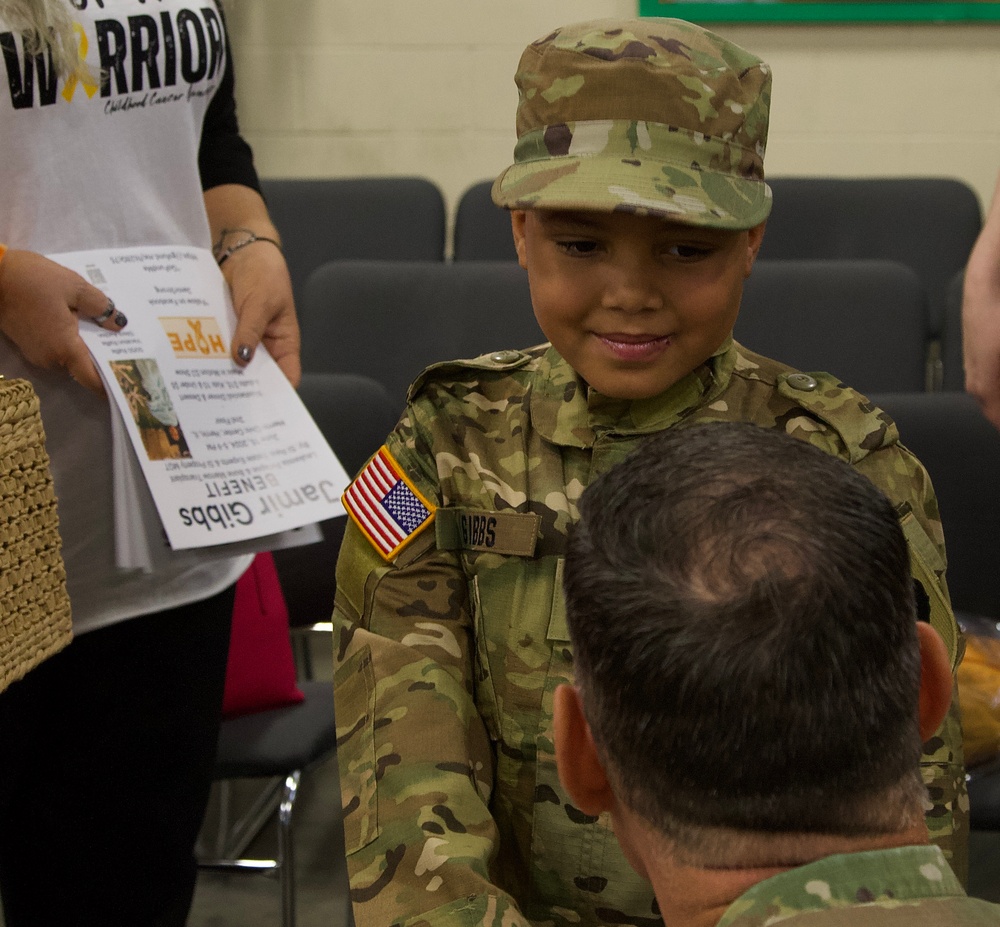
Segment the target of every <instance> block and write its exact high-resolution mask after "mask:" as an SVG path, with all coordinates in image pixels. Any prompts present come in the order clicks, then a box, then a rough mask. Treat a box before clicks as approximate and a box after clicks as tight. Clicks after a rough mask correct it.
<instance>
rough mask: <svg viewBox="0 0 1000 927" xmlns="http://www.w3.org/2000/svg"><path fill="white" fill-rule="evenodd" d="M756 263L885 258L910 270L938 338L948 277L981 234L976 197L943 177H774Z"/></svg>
mask: <svg viewBox="0 0 1000 927" xmlns="http://www.w3.org/2000/svg"><path fill="white" fill-rule="evenodd" d="M768 183H769V184H770V185H771V189H772V191H773V193H774V207H773V209H772V212H771V217H770V218H769V219H768V222H767V233H766V234H765V236H764V245H763V248H762V249H761V257H763V258H766V259H767V260H774V259H795V260H804V259H832V258H838V259H854V260H859V259H860V260H871V259H883V260H889V261H899V262H900V263H902V264H905V265H907V267H910V268H912V269H913V270H914V271H915V272H916V274H917V275H918V276H919V277H920V279H921V281H922V282H923V284H924V288H925V289H926V291H927V297H928V305H929V309H930V315H929V316H928V319H929V323H930V328H931V332H932V333H933V334H935V335H937V334H938V333H940V331H941V326H942V323H943V319H944V311H945V296H946V292H947V288H948V284H949V283H950V281H951V279H952V277H953V276H954V275H955V274H956V273H957V272H958V271H959V270H960V269H961V268H962V267H964V266H965V262H966V260H967V259H968V257H969V251H970V250H971V249H972V245H973V242H975V240H976V236H977V235H978V234H979V229H980V226H981V225H982V216H981V213H980V208H979V199H978V197H977V196H976V193H975V192H974V191H973V190H972V188H971V187H969V186H968V185H967V184H965V183H963V182H962V181H960V180H954V179H951V178H945V177H866V178H860V177H772V178H769V179H768Z"/></svg>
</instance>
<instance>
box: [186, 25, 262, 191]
mask: <svg viewBox="0 0 1000 927" xmlns="http://www.w3.org/2000/svg"><path fill="white" fill-rule="evenodd" d="M220 12H221V7H220ZM224 21H225V17H224V16H223V22H224ZM225 32H226V67H225V70H224V71H223V74H222V82H221V83H220V84H219V89H218V90H217V91H216V92H215V96H213V97H212V100H211V102H210V103H209V104H208V109H207V110H206V111H205V121H204V123H203V125H202V130H201V144H200V147H199V149H198V172H199V174H200V175H201V188H202V190H210V189H211V188H212V187H218V186H221V185H222V184H226V183H237V184H241V185H242V186H244V187H250V188H252V189H254V190H256V191H257V192H258V193H260V180H259V179H258V177H257V170H256V168H255V167H254V163H253V152H252V151H251V149H250V146H249V145H248V144H247V143H246V141H245V140H244V139H243V137H242V136H241V135H240V127H239V123H238V122H237V119H236V97H235V96H234V87H235V77H234V73H233V52H232V48H231V47H230V44H229V30H228V29H226V30H225Z"/></svg>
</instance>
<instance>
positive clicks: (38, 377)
mask: <svg viewBox="0 0 1000 927" xmlns="http://www.w3.org/2000/svg"><path fill="white" fill-rule="evenodd" d="M66 2H67V3H69V4H70V6H71V8H72V10H71V12H72V16H73V19H74V21H75V23H76V33H77V38H78V41H79V43H80V51H81V53H82V54H83V57H84V59H85V60H86V62H87V64H88V65H89V66H90V70H91V72H92V73H93V74H94V75H95V79H94V80H93V81H87V80H79V79H77V78H71V79H69V80H68V81H67V80H63V79H62V78H58V77H57V76H56V75H55V74H54V73H53V69H52V67H51V63H50V60H49V58H48V54H47V53H43V54H40V55H27V54H26V53H25V46H24V42H23V41H22V38H21V36H19V35H16V34H13V33H12V32H11V31H10V29H9V28H8V27H7V25H6V24H5V23H4V22H3V20H2V19H0V54H2V58H3V76H4V78H5V82H4V83H3V84H2V85H0V242H3V243H4V244H6V245H7V246H8V247H9V248H12V249H15V248H20V249H27V250H31V251H37V252H39V253H41V254H52V253H57V252H61V251H80V250H86V249H93V248H114V247H128V246H139V245H197V246H199V247H204V248H208V247H210V246H211V242H210V234H209V227H208V220H207V217H206V215H205V207H204V200H203V197H202V191H203V189H207V188H209V187H212V186H216V185H218V184H222V183H241V184H245V185H247V186H250V187H253V188H255V189H259V186H258V182H257V177H256V173H255V171H254V168H253V159H252V156H251V153H250V149H249V147H248V146H247V145H246V143H245V142H244V141H243V139H242V138H241V137H240V135H239V129H238V125H237V121H236V107H235V102H234V97H233V75H232V63H231V57H230V52H229V46H228V41H227V37H226V31H225V22H224V19H223V16H222V10H221V8H220V6H219V5H218V3H217V2H216V0H66ZM119 308H120V309H121V310H122V311H123V312H125V313H126V315H128V313H129V311H130V308H129V307H128V306H120V307H119ZM0 373H2V374H3V375H4V376H6V377H22V376H23V377H26V378H27V379H29V380H31V382H32V383H33V384H34V386H35V389H36V390H37V392H38V394H39V397H40V400H41V408H42V418H43V422H44V425H45V431H46V442H47V446H48V451H49V455H50V458H51V461H52V469H53V476H54V479H55V485H56V493H57V495H58V497H59V518H60V527H61V532H62V536H63V556H64V558H65V561H66V571H67V580H68V585H69V592H70V598H71V601H72V606H73V624H74V630H75V632H76V633H78V634H79V633H81V632H84V631H87V630H91V629H93V628H97V627H102V626H105V625H108V624H112V623H114V622H116V621H121V620H124V619H126V618H131V617H134V616H137V615H142V614H147V613H151V612H156V611H161V610H163V609H166V608H172V607H174V606H178V605H182V604H185V603H186V602H193V601H197V600H199V599H202V598H205V597H207V596H209V595H212V594H213V593H215V592H218V591H220V590H221V589H223V588H225V587H226V586H228V585H230V584H231V583H233V582H235V580H236V579H237V578H238V577H239V575H240V573H241V572H242V571H243V569H244V568H245V566H246V563H247V558H245V557H241V558H235V559H222V560H219V559H206V558H205V557H203V556H199V554H198V552H197V551H179V552H174V553H172V554H170V555H169V557H168V558H167V563H166V564H165V565H164V566H163V567H158V568H157V569H156V570H154V571H153V572H152V573H146V572H143V571H138V570H133V571H123V570H119V569H117V567H116V566H115V557H114V528H113V521H114V517H115V515H114V512H113V505H112V478H113V474H112V466H111V425H110V409H109V405H108V401H107V400H106V399H99V398H97V397H95V396H93V395H92V394H91V393H90V392H89V391H87V390H85V389H84V388H82V387H81V386H79V385H78V384H76V383H74V382H73V381H72V380H71V379H70V377H69V376H68V375H67V374H66V372H65V371H64V370H62V369H59V370H54V371H42V370H39V369H38V368H36V367H33V366H31V365H29V364H27V363H26V362H25V361H24V360H23V359H22V357H21V356H20V354H19V353H18V351H17V350H16V349H15V348H14V347H13V345H12V344H10V342H8V341H7V340H6V339H4V338H2V336H0Z"/></svg>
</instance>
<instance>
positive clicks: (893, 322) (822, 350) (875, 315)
mask: <svg viewBox="0 0 1000 927" xmlns="http://www.w3.org/2000/svg"><path fill="white" fill-rule="evenodd" d="M735 335H736V339H737V340H738V341H739V342H740V343H742V344H744V345H746V347H748V348H750V349H751V350H753V351H757V352H758V353H760V354H765V355H767V356H768V357H773V358H775V359H776V360H779V361H783V362H784V363H786V364H791V365H792V366H793V367H798V368H799V369H800V370H825V371H828V372H829V373H832V374H834V375H835V376H837V377H839V378H840V379H841V381H842V382H844V383H846V384H847V385H848V386H852V387H854V388H855V389H857V390H860V391H861V392H863V393H867V392H872V391H898V392H903V391H921V390H923V389H924V388H925V380H926V356H927V349H928V343H929V330H928V322H927V303H926V294H925V292H924V289H923V287H922V286H921V283H920V280H919V278H918V277H917V275H916V274H915V273H914V271H912V270H911V269H910V268H908V267H905V266H904V265H902V264H897V263H894V262H892V261H851V260H834V261H774V260H758V261H757V263H756V266H755V267H754V269H753V273H752V274H751V275H750V277H749V279H748V280H747V281H746V285H745V288H744V294H743V304H742V307H741V309H740V315H739V318H738V319H737V322H736V329H735Z"/></svg>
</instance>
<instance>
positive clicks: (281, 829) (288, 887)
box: [278, 770, 302, 927]
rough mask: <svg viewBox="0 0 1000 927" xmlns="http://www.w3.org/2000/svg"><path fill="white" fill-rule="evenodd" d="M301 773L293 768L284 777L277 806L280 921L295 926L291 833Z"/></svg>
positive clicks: (293, 852)
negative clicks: (280, 797)
mask: <svg viewBox="0 0 1000 927" xmlns="http://www.w3.org/2000/svg"><path fill="white" fill-rule="evenodd" d="M301 776H302V773H301V771H300V770H295V771H294V772H292V773H289V775H288V778H287V779H285V793H284V796H283V797H282V800H281V805H280V806H279V808H278V859H280V860H281V864H280V865H281V869H280V877H281V923H282V927H295V849H294V845H293V840H292V837H293V834H292V811H293V810H294V806H295V796H296V794H297V793H298V790H299V779H300V778H301Z"/></svg>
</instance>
